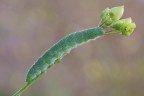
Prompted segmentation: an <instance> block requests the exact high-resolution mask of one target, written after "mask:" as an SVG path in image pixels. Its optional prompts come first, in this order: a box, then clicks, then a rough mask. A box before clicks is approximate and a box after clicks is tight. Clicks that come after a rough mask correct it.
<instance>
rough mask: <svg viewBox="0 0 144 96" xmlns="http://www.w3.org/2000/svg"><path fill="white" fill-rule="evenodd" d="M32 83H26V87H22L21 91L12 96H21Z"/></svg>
mask: <svg viewBox="0 0 144 96" xmlns="http://www.w3.org/2000/svg"><path fill="white" fill-rule="evenodd" d="M30 85H31V84H28V83H27V84H26V85H25V86H24V87H22V88H21V89H20V90H19V91H17V92H16V93H15V94H14V95H12V96H20V95H21V93H23V92H24V91H25V90H26V89H27V88H28V87H29V86H30Z"/></svg>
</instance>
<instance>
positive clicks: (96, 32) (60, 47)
mask: <svg viewBox="0 0 144 96" xmlns="http://www.w3.org/2000/svg"><path fill="white" fill-rule="evenodd" d="M104 34H105V31H104V30H103V29H102V28H100V27H97V28H90V29H87V30H83V31H80V32H76V33H73V34H70V35H68V36H66V37H65V38H64V39H62V40H60V41H59V42H58V43H56V44H55V45H54V46H53V47H51V48H50V49H49V50H48V51H47V52H46V53H45V54H44V55H43V56H42V57H41V58H40V59H38V61H37V62H36V63H35V64H34V65H33V66H32V67H31V69H30V70H29V72H28V75H27V79H26V82H28V83H31V82H32V81H33V80H34V79H35V78H37V77H38V76H39V75H41V74H42V73H43V72H45V71H46V70H47V69H48V68H49V67H51V66H52V65H54V64H55V63H56V62H57V61H59V60H61V59H62V57H63V56H65V55H66V54H68V53H69V52H70V51H71V50H72V49H73V48H75V47H77V46H79V45H81V44H83V43H85V42H87V41H90V40H93V39H96V38H97V37H101V36H103V35H104Z"/></svg>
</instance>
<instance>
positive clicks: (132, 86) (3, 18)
mask: <svg viewBox="0 0 144 96" xmlns="http://www.w3.org/2000/svg"><path fill="white" fill-rule="evenodd" d="M120 5H124V6H125V13H124V16H123V18H126V17H129V16H131V17H132V19H133V21H135V22H136V25H137V28H136V30H135V32H134V33H133V34H132V36H130V37H124V36H119V35H109V36H105V37H103V38H100V39H97V40H96V41H92V42H90V43H88V44H85V45H83V46H80V47H78V48H76V49H75V50H73V51H72V52H71V54H69V55H67V56H66V57H65V58H64V59H63V60H62V61H61V62H60V63H59V64H56V65H55V66H54V67H52V68H51V69H50V70H49V71H48V72H47V73H46V74H44V75H43V76H42V77H41V78H40V79H38V80H37V82H35V83H34V84H33V85H32V86H31V87H30V88H29V89H28V90H27V91H26V92H24V94H23V95H22V96H144V92H143V91H144V51H143V49H144V44H143V42H144V38H143V37H144V36H143V35H144V33H143V28H142V27H143V25H144V22H143V17H144V13H143V9H144V0H0V96H11V95H12V94H13V93H14V92H15V91H17V90H18V89H19V88H21V87H22V86H23V85H24V84H25V77H26V73H27V71H28V69H29V67H30V66H31V65H32V64H33V63H34V62H35V61H36V60H37V58H38V57H39V56H40V55H41V54H42V53H43V52H45V50H46V49H48V48H49V47H51V46H52V45H53V44H54V43H56V42H57V41H58V40H59V39H61V38H63V37H64V36H65V35H67V34H69V33H72V32H75V31H78V30H81V29H85V28H90V27H95V26H97V25H98V23H99V20H100V18H99V14H100V12H101V11H102V10H103V9H105V8H106V7H114V6H120Z"/></svg>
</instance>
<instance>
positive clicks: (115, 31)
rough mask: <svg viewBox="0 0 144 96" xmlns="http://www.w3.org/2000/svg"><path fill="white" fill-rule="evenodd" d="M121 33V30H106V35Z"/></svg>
mask: <svg viewBox="0 0 144 96" xmlns="http://www.w3.org/2000/svg"><path fill="white" fill-rule="evenodd" d="M118 33H119V34H120V33H121V32H119V31H117V30H112V31H109V32H106V33H105V35H108V34H118Z"/></svg>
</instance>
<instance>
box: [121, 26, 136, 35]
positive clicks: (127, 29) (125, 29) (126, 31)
mask: <svg viewBox="0 0 144 96" xmlns="http://www.w3.org/2000/svg"><path fill="white" fill-rule="evenodd" d="M123 26H124V27H122V35H125V36H130V35H131V34H132V33H133V31H134V29H135V28H136V24H135V23H127V24H124V25H123Z"/></svg>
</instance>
